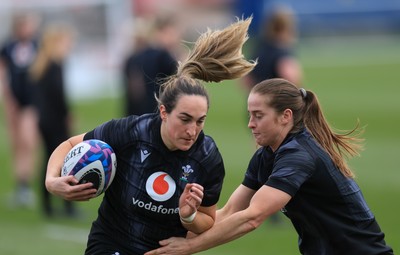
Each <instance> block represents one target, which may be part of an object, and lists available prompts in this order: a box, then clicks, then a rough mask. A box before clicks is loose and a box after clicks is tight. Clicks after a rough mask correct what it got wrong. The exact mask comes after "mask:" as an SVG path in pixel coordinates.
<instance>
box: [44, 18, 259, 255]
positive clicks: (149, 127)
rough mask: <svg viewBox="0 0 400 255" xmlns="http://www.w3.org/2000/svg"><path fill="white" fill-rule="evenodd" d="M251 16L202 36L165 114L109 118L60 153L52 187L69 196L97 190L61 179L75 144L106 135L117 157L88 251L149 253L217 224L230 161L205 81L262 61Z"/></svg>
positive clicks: (165, 93) (165, 95) (181, 69)
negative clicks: (211, 132) (253, 44)
mask: <svg viewBox="0 0 400 255" xmlns="http://www.w3.org/2000/svg"><path fill="white" fill-rule="evenodd" d="M250 22H251V18H249V19H246V20H238V21H237V22H235V23H234V24H232V25H230V26H228V27H227V28H225V29H222V30H214V31H213V30H210V29H209V30H207V31H206V32H205V33H204V34H202V35H201V36H200V38H199V39H198V40H197V41H196V43H195V44H194V47H193V49H192V51H191V52H190V54H189V56H188V58H187V59H186V60H185V61H183V62H182V63H179V66H178V70H177V73H176V74H175V75H173V76H171V77H169V78H168V79H167V80H165V81H164V83H163V84H162V85H161V87H160V93H159V96H158V98H157V100H158V104H159V112H158V113H151V114H144V115H141V116H136V115H131V116H128V117H126V118H122V119H114V120H111V121H108V122H106V123H103V124H102V125H100V126H98V127H96V128H94V129H93V130H91V131H89V132H87V133H84V134H81V135H77V136H74V137H72V138H70V139H68V140H67V141H65V142H63V143H62V144H61V145H59V146H58V147H57V149H56V150H55V151H54V152H53V154H52V155H51V157H50V160H49V163H48V169H47V177H46V188H47V189H48V190H49V191H50V192H51V193H53V194H56V195H58V196H60V197H62V198H64V199H66V200H89V199H91V198H94V197H95V194H96V189H95V188H94V187H93V186H92V184H91V183H85V184H79V183H78V181H77V180H76V179H75V177H74V176H64V177H60V170H61V168H62V166H63V160H64V158H65V155H66V154H67V153H68V151H69V150H71V148H72V147H73V146H75V145H77V144H79V143H80V142H82V141H84V140H89V139H98V140H102V141H104V142H106V143H108V144H109V145H110V146H111V147H112V148H113V149H114V152H115V154H116V157H117V162H118V164H117V165H118V166H117V171H116V174H115V177H114V180H113V183H112V184H111V185H110V187H109V188H108V189H107V190H106V191H105V195H104V197H103V202H102V203H101V205H100V208H99V210H98V212H99V215H98V218H97V219H96V220H95V221H94V223H93V225H92V228H91V231H90V234H89V240H88V242H87V248H86V252H85V254H130V255H138V254H144V253H146V252H148V251H150V250H153V249H155V248H158V247H159V242H160V241H161V240H163V239H165V238H167V237H170V236H180V237H185V236H186V235H187V233H188V231H190V232H193V233H196V234H200V233H202V232H204V231H206V230H208V229H210V228H211V227H212V226H213V224H214V222H215V218H216V205H217V202H218V200H219V196H220V193H221V189H222V183H223V179H224V176H225V167H224V163H223V160H222V156H221V154H220V152H219V150H218V148H217V145H216V144H215V142H214V140H213V139H212V138H211V137H210V136H207V135H206V134H204V132H203V128H204V125H205V120H206V116H207V112H208V108H209V96H208V94H207V90H206V88H205V85H204V84H203V82H220V81H223V80H228V79H236V78H240V77H242V76H244V75H246V74H247V73H249V72H250V71H251V70H252V69H253V67H254V65H255V64H256V63H255V62H251V61H247V60H246V59H245V58H244V56H243V54H242V46H243V44H244V43H245V42H246V40H247V38H248V35H247V30H248V28H249V25H250Z"/></svg>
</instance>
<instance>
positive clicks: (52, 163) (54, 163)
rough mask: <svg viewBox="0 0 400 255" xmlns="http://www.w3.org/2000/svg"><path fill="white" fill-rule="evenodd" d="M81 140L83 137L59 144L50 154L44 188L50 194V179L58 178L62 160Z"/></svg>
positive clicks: (76, 137)
mask: <svg viewBox="0 0 400 255" xmlns="http://www.w3.org/2000/svg"><path fill="white" fill-rule="evenodd" d="M82 140H83V135H79V136H75V137H73V138H70V139H68V140H66V141H64V142H63V143H61V144H60V145H59V146H58V147H57V148H56V149H55V150H54V151H53V153H52V154H51V156H50V158H49V161H48V163H47V172H46V187H47V188H48V189H50V190H49V191H50V192H51V185H50V183H51V179H52V178H55V177H60V174H61V168H62V166H63V164H64V159H65V156H66V155H67V153H68V152H69V151H70V150H71V149H72V147H73V146H74V145H75V144H78V143H79V142H80V141H82Z"/></svg>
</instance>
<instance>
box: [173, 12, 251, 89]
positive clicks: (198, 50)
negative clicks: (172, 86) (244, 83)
mask: <svg viewBox="0 0 400 255" xmlns="http://www.w3.org/2000/svg"><path fill="white" fill-rule="evenodd" d="M251 20H252V18H251V17H250V18H247V19H246V20H238V21H237V22H236V23H234V24H232V25H230V26H228V27H227V28H225V29H223V30H215V31H212V30H210V29H208V30H207V32H205V33H204V34H202V35H201V36H200V37H199V38H198V40H197V41H196V43H195V45H194V47H193V50H192V51H191V53H190V54H189V56H188V58H187V60H186V61H184V62H182V63H179V66H178V72H177V76H178V77H179V76H188V77H191V78H195V79H200V80H203V81H206V82H220V81H222V80H227V79H236V78H240V77H242V76H244V75H246V74H247V73H249V72H250V71H251V70H252V69H253V68H254V66H255V65H256V63H255V62H249V61H247V60H246V59H244V56H243V54H242V46H243V44H244V43H245V42H246V41H247V39H248V33H247V30H248V28H249V26H250V23H251Z"/></svg>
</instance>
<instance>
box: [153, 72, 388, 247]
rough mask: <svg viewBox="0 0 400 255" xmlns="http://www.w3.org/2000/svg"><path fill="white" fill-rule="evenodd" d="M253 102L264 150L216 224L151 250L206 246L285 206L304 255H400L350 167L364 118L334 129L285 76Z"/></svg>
mask: <svg viewBox="0 0 400 255" xmlns="http://www.w3.org/2000/svg"><path fill="white" fill-rule="evenodd" d="M247 104H248V111H249V114H250V120H249V123H248V127H249V128H250V129H251V131H252V133H253V136H254V139H255V140H256V142H257V144H259V145H260V148H259V149H258V150H257V151H256V152H255V153H254V155H253V157H252V158H251V160H250V162H249V164H248V168H247V170H246V173H245V175H244V178H243V181H242V183H241V184H240V185H239V186H238V187H237V188H236V190H235V191H234V192H233V193H232V195H231V196H230V198H229V199H228V202H227V203H226V204H225V206H224V207H223V208H222V209H220V210H218V211H217V218H216V223H215V224H214V225H213V227H212V228H211V229H209V230H207V231H205V232H204V233H202V234H200V235H197V236H194V237H192V238H187V239H185V238H176V237H175V238H169V239H166V240H163V241H161V242H160V244H161V245H163V246H164V247H162V248H159V249H157V250H154V251H152V252H148V253H146V254H145V255H157V254H164V255H186V254H193V253H196V252H200V251H204V250H207V249H210V248H212V247H215V246H218V245H221V244H224V243H227V242H230V241H233V240H235V239H237V238H239V237H242V236H244V235H245V234H247V233H249V232H251V231H253V230H255V229H256V228H257V227H259V226H260V225H261V224H262V223H263V222H264V221H265V220H266V219H267V218H268V217H270V216H271V215H273V214H274V213H276V212H278V211H281V212H283V213H284V214H285V215H286V216H287V217H288V218H289V219H290V220H291V222H292V224H293V226H294V229H295V230H296V231H297V234H298V246H299V252H300V253H301V254H307V255H309V254H312V255H317V254H318V255H320V254H321V255H322V254H329V255H366V254H368V255H378V254H379V255H393V254H394V253H393V250H392V248H391V247H389V246H388V245H387V244H386V242H385V234H384V233H383V232H382V230H381V228H380V226H379V224H378V222H377V220H376V218H375V215H374V214H373V213H372V211H371V209H370V208H369V206H368V204H367V202H366V200H365V198H364V196H363V194H362V192H361V189H360V187H359V186H358V184H357V183H356V181H355V180H354V173H353V171H352V170H351V168H350V167H349V165H348V164H347V160H346V158H348V157H353V156H356V155H359V152H360V150H361V149H362V147H363V146H362V144H361V142H362V141H363V139H362V138H361V137H360V135H361V133H362V131H363V129H362V128H360V127H359V125H358V123H357V126H356V127H355V128H353V129H352V130H350V131H347V132H344V133H336V132H334V131H333V130H332V128H331V127H330V126H329V124H328V123H327V121H326V118H325V116H324V115H323V113H322V108H321V106H320V103H319V101H318V98H317V96H316V94H315V93H313V92H312V91H309V90H305V89H303V88H300V89H299V88H298V87H297V86H295V85H294V84H292V83H290V82H289V81H286V80H284V79H280V78H275V79H268V80H265V81H262V82H260V83H258V84H257V85H255V86H254V87H253V88H252V90H251V91H250V94H249V97H248V101H247ZM266 239H267V238H266ZM267 246H268V245H266V247H265V249H266V252H267V250H268V247H267Z"/></svg>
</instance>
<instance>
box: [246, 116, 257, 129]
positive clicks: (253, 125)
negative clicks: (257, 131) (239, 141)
mask: <svg viewBox="0 0 400 255" xmlns="http://www.w3.org/2000/svg"><path fill="white" fill-rule="evenodd" d="M247 127H248V128H250V129H253V128H255V124H254V121H253V117H251V116H250V118H249V123H248V124H247Z"/></svg>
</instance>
